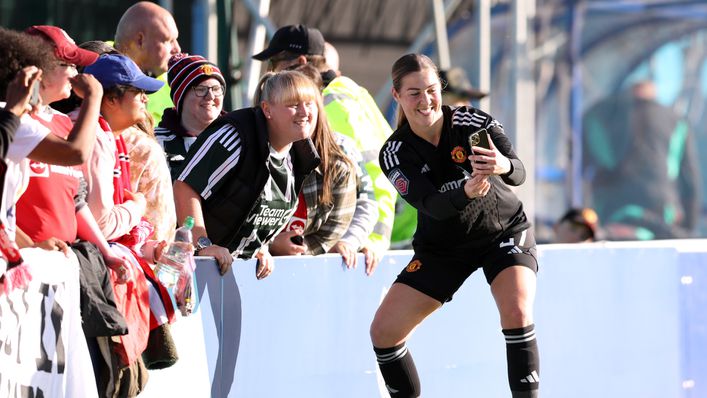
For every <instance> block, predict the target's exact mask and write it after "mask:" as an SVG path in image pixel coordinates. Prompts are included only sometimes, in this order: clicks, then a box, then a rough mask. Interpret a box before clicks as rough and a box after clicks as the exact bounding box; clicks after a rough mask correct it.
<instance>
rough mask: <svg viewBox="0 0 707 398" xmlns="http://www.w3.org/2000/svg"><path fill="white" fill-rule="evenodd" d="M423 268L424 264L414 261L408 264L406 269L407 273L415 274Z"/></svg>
mask: <svg viewBox="0 0 707 398" xmlns="http://www.w3.org/2000/svg"><path fill="white" fill-rule="evenodd" d="M421 267H422V262H421V261H420V260H412V261H410V263H409V264H408V266H407V267H405V271H407V272H415V271H417V270H419V269H420V268H421Z"/></svg>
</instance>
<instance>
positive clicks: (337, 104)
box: [253, 25, 397, 272]
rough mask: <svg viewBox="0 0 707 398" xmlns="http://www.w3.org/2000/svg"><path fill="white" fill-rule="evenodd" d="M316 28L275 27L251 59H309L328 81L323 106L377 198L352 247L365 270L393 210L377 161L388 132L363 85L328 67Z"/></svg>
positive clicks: (288, 62) (279, 63)
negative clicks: (374, 212)
mask: <svg viewBox="0 0 707 398" xmlns="http://www.w3.org/2000/svg"><path fill="white" fill-rule="evenodd" d="M328 47H329V48H328V49H327V45H326V42H325V41H324V37H323V36H322V34H321V32H320V31H319V30H317V29H314V28H308V27H306V26H304V25H290V26H285V27H282V28H280V29H278V30H277V32H275V35H274V36H273V38H272V40H271V41H270V44H269V45H268V48H266V49H265V50H264V51H262V52H260V53H258V54H255V55H253V58H254V59H258V60H268V61H269V65H268V69H269V70H272V71H281V70H284V69H289V68H292V67H296V66H297V65H300V64H311V65H312V66H314V67H315V68H317V69H318V70H319V72H320V73H322V78H323V80H324V82H325V84H326V85H327V86H326V87H325V88H324V90H323V91H322V95H323V96H324V104H325V106H324V111H325V112H326V116H327V119H328V121H329V125H330V126H331V129H332V130H333V131H336V132H338V133H341V134H343V135H345V136H348V137H349V138H351V139H352V140H353V141H354V142H355V144H356V149H358V151H359V152H361V154H362V155H363V163H364V166H365V168H366V171H367V172H368V175H370V177H371V179H372V180H373V191H374V195H375V199H376V201H377V202H378V221H377V222H376V225H375V226H374V227H373V233H371V234H370V235H369V237H368V242H365V244H364V245H363V246H362V247H359V248H356V251H359V250H360V251H362V252H363V253H364V254H365V255H366V269H367V270H368V269H370V270H371V272H372V271H373V269H375V267H376V265H377V263H378V261H379V259H380V256H381V255H382V254H383V252H384V251H385V250H387V249H388V247H389V246H390V234H391V231H392V228H393V217H394V214H395V198H396V197H397V193H396V191H395V188H393V186H392V185H391V184H390V182H389V181H388V179H387V178H385V175H383V172H382V171H381V168H380V164H379V163H378V151H379V150H380V147H381V146H382V145H383V143H384V142H385V140H386V139H387V138H388V137H389V136H390V134H392V130H391V128H390V125H389V124H388V122H387V121H386V120H385V117H383V114H382V113H381V111H380V109H378V106H377V105H376V103H375V101H374V100H373V98H372V97H371V95H370V94H369V93H368V90H366V89H365V88H364V87H361V86H359V85H358V84H357V83H356V82H354V81H353V80H351V79H350V78H348V77H346V76H341V74H340V73H339V71H331V69H332V68H331V66H330V65H329V64H328V58H327V57H326V55H325V53H326V51H335V49H334V48H333V46H331V45H330V46H328Z"/></svg>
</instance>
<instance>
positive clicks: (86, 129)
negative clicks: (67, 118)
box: [66, 93, 102, 159]
mask: <svg viewBox="0 0 707 398" xmlns="http://www.w3.org/2000/svg"><path fill="white" fill-rule="evenodd" d="M101 98H102V95H97V94H96V93H90V94H89V95H88V96H87V97H86V98H84V99H83V102H81V108H79V114H78V117H77V118H76V120H75V121H74V128H72V129H71V131H70V132H69V135H68V137H66V141H67V142H68V143H70V144H72V146H73V147H74V148H75V150H77V151H79V152H80V153H81V154H82V156H83V157H84V159H85V158H88V156H89V154H90V153H91V152H92V151H93V144H94V143H95V142H96V139H95V131H96V123H97V122H98V116H99V115H100V112H101Z"/></svg>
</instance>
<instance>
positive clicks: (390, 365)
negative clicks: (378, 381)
mask: <svg viewBox="0 0 707 398" xmlns="http://www.w3.org/2000/svg"><path fill="white" fill-rule="evenodd" d="M373 351H375V352H376V359H377V360H378V367H379V368H380V370H381V374H382V375H383V379H384V380H385V387H386V388H387V389H388V392H390V396H391V398H417V397H419V396H420V378H419V377H418V376H417V368H415V362H414V361H413V360H412V355H411V354H410V351H408V348H407V347H406V346H405V343H402V344H400V345H397V346H395V347H391V348H377V347H373Z"/></svg>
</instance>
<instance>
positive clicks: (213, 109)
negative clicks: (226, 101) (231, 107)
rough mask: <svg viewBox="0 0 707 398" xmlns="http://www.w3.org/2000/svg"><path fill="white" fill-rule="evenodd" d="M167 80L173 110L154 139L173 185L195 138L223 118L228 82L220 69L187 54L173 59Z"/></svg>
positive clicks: (170, 110) (166, 111)
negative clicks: (165, 159) (162, 149)
mask: <svg viewBox="0 0 707 398" xmlns="http://www.w3.org/2000/svg"><path fill="white" fill-rule="evenodd" d="M167 80H168V81H169V86H170V95H171V96H172V101H173V102H174V107H173V108H168V109H165V111H164V114H162V120H161V121H160V123H159V125H158V126H157V128H155V136H156V137H157V141H158V142H159V143H160V144H161V145H162V148H164V151H165V154H166V156H167V163H168V165H169V168H170V172H171V174H172V181H174V180H176V179H177V176H179V170H180V169H181V168H182V164H183V162H184V159H185V158H186V156H187V152H188V151H189V147H190V146H191V144H193V143H194V141H196V137H198V136H199V134H201V132H202V131H203V130H204V129H205V128H206V126H208V125H209V124H211V122H213V121H214V120H215V119H216V118H217V117H219V116H220V115H222V114H223V96H224V93H225V92H226V80H225V79H224V77H223V75H222V74H221V71H220V70H219V68H218V66H216V65H214V64H213V63H211V62H209V61H207V60H206V59H205V58H204V57H202V56H200V55H189V54H185V53H180V54H176V55H174V56H172V58H170V60H169V70H168V71H167Z"/></svg>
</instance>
